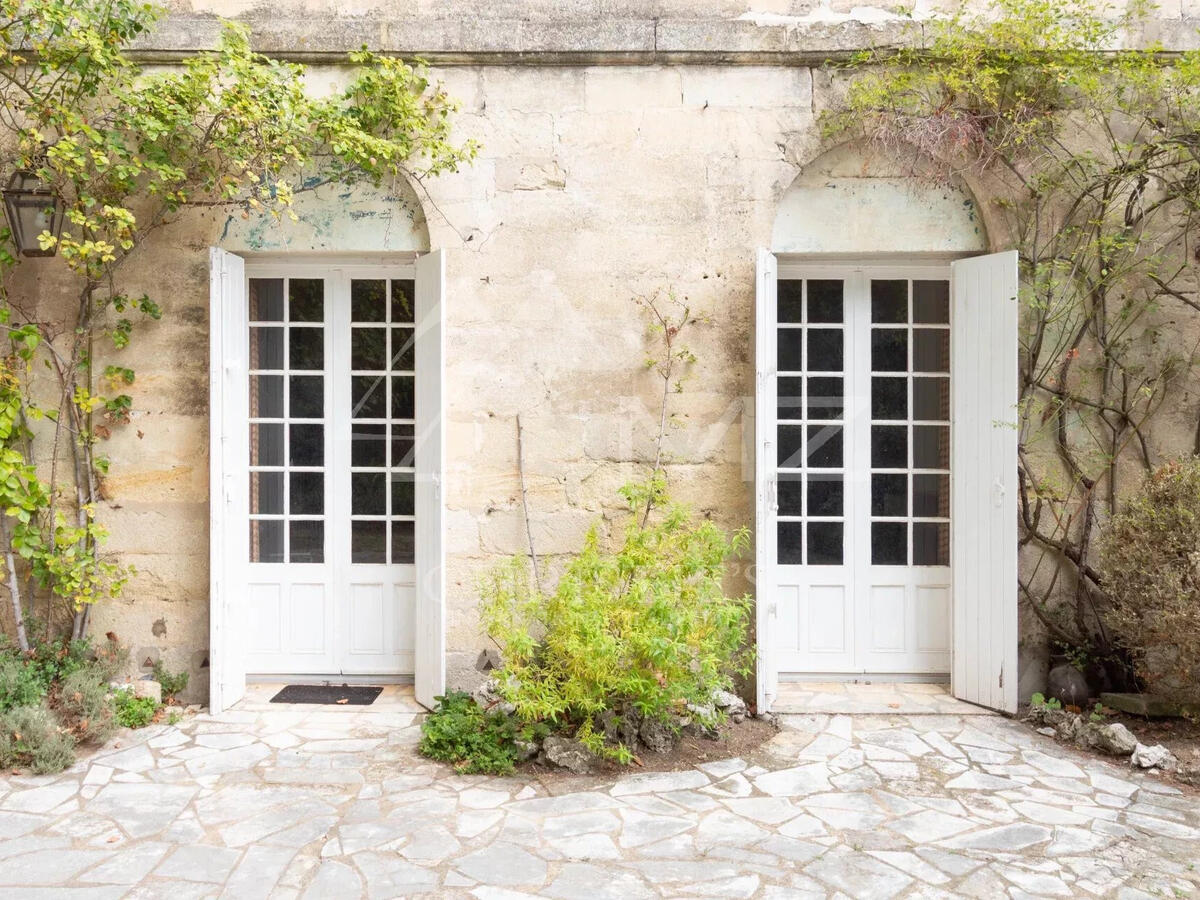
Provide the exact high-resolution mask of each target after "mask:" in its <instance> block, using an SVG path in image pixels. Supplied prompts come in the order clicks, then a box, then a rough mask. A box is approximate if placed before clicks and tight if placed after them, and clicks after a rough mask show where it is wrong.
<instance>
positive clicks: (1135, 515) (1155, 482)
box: [1099, 457, 1200, 700]
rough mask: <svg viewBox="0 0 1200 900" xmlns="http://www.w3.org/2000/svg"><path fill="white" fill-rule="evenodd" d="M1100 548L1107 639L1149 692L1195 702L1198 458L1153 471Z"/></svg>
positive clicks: (1198, 667) (1199, 599)
mask: <svg viewBox="0 0 1200 900" xmlns="http://www.w3.org/2000/svg"><path fill="white" fill-rule="evenodd" d="M1099 550H1100V573H1101V577H1102V578H1103V580H1104V584H1105V588H1106V591H1107V594H1108V597H1109V600H1110V602H1109V604H1108V606H1107V608H1106V609H1105V610H1104V613H1103V619H1104V622H1105V625H1106V626H1107V627H1108V628H1109V630H1110V631H1111V632H1112V637H1113V639H1114V640H1115V641H1116V642H1117V643H1119V644H1121V645H1123V646H1125V647H1126V648H1128V650H1129V651H1130V653H1131V654H1132V655H1133V659H1134V664H1135V666H1136V668H1137V671H1138V674H1139V675H1140V676H1141V678H1142V679H1143V681H1144V682H1145V684H1146V687H1147V688H1148V689H1149V690H1151V691H1153V692H1155V693H1160V694H1172V695H1174V696H1175V697H1177V698H1178V699H1181V700H1200V457H1192V458H1190V459H1183V460H1179V461H1176V462H1172V463H1168V464H1167V465H1164V466H1161V467H1160V468H1158V469H1155V470H1154V471H1153V472H1151V474H1150V475H1149V477H1148V478H1147V479H1146V483H1145V485H1144V486H1143V488H1142V491H1141V492H1140V493H1139V494H1138V496H1137V497H1135V498H1134V499H1132V500H1131V501H1129V502H1128V503H1127V504H1126V506H1125V508H1124V510H1123V511H1122V512H1121V513H1120V514H1118V515H1116V516H1114V517H1113V519H1112V521H1111V522H1110V523H1109V524H1108V527H1107V528H1106V529H1105V531H1104V533H1103V535H1102V537H1101V539H1100V543H1099Z"/></svg>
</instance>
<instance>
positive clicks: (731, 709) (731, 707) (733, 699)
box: [712, 691, 749, 723]
mask: <svg viewBox="0 0 1200 900" xmlns="http://www.w3.org/2000/svg"><path fill="white" fill-rule="evenodd" d="M712 698H713V703H714V704H716V707H717V709H723V710H725V714H726V715H727V716H729V718H730V720H731V721H733V722H735V723H736V722H741V721H742V720H743V719H745V718H746V715H747V713H748V712H749V711H748V710H747V708H746V701H745V700H743V699H742V698H741V697H739V696H738V695H737V694H731V693H730V692H729V691H713V694H712Z"/></svg>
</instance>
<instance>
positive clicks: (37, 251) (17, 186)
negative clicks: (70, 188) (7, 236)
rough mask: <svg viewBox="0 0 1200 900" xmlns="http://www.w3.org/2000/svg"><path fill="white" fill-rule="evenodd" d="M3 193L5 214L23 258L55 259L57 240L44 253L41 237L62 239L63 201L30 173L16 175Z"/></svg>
mask: <svg viewBox="0 0 1200 900" xmlns="http://www.w3.org/2000/svg"><path fill="white" fill-rule="evenodd" d="M3 193H4V214H5V216H7V218H8V227H9V228H10V229H11V230H12V236H13V242H14V243H15V244H16V245H17V250H18V251H20V253H21V255H22V256H53V255H54V252H55V250H56V248H57V246H58V244H57V240H56V242H55V243H54V244H52V245H51V246H50V248H49V249H47V250H43V249H42V248H41V245H40V244H39V243H38V235H39V234H41V233H42V232H43V231H48V232H50V233H51V234H52V235H54V237H55V238H56V239H57V238H58V236H59V233H60V232H61V231H62V223H63V210H64V204H63V202H62V200H61V199H60V198H59V197H58V195H57V194H55V193H54V191H52V190H51V189H50V188H49V187H47V186H46V185H45V184H43V183H42V181H41V179H39V178H38V177H37V175H36V174H34V173H33V172H30V171H28V170H22V171H19V172H16V173H14V174H13V177H12V178H10V179H9V180H8V187H6V188H5V189H4V192H3Z"/></svg>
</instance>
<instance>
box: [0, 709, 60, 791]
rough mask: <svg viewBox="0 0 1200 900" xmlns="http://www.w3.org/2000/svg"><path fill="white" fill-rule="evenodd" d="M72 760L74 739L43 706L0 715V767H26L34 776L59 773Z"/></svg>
mask: <svg viewBox="0 0 1200 900" xmlns="http://www.w3.org/2000/svg"><path fill="white" fill-rule="evenodd" d="M74 761H75V740H74V738H72V737H71V735H70V734H69V733H67V732H66V731H64V730H62V729H61V728H59V726H58V723H57V722H55V720H54V715H53V714H52V713H51V712H50V710H49V709H47V708H46V707H45V706H44V705H40V706H17V707H14V708H13V709H10V710H9V711H7V712H5V713H0V766H2V767H4V768H6V769H7V768H12V767H13V766H29V767H30V768H31V769H32V770H33V772H34V774H36V775H49V774H53V773H54V772H61V771H62V770H63V769H65V768H67V767H68V766H69V765H71V763H73V762H74Z"/></svg>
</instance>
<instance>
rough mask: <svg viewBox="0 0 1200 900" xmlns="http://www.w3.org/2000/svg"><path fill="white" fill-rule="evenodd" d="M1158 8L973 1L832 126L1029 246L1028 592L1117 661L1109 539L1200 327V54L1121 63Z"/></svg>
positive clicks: (886, 63) (892, 56) (1025, 265)
mask: <svg viewBox="0 0 1200 900" xmlns="http://www.w3.org/2000/svg"><path fill="white" fill-rule="evenodd" d="M1147 9H1148V7H1147V6H1145V5H1141V4H1132V5H1130V6H1129V7H1128V9H1126V10H1125V11H1123V12H1121V13H1120V14H1118V13H1116V12H1115V11H1114V10H1113V9H1112V8H1110V7H1108V6H1106V5H1104V4H1102V3H1094V2H1092V0H1077V2H1072V3H1060V2H1057V0H994V2H993V3H992V4H991V5H990V8H987V9H984V10H982V11H978V12H976V11H972V10H971V9H968V8H967V7H966V6H965V5H964V6H963V7H961V8H960V9H959V10H958V11H957V12H956V13H954V14H952V15H950V16H949V17H947V18H945V19H935V20H932V21H929V22H926V23H924V24H923V25H922V26H920V28H918V27H917V26H916V25H914V43H913V46H912V47H911V48H907V49H903V50H901V51H899V52H896V53H885V52H882V51H880V52H875V51H871V52H867V53H863V54H860V55H859V56H857V57H856V58H855V59H853V60H852V61H851V63H850V64H849V68H850V70H851V73H852V76H853V80H852V81H851V84H850V86H849V91H848V94H847V96H846V100H845V102H844V103H843V104H841V105H840V106H839V107H838V108H837V109H835V110H833V111H831V112H830V113H829V114H828V115H827V117H826V119H825V126H826V129H827V132H828V133H829V134H830V135H838V136H842V137H846V136H850V137H858V138H860V139H863V140H865V141H867V142H868V143H870V144H871V145H873V146H875V147H877V148H880V149H881V150H882V151H884V152H886V153H887V154H889V155H891V156H894V157H897V158H902V159H903V158H908V159H911V160H912V163H913V172H914V174H918V175H920V176H922V177H925V178H928V179H930V180H933V181H935V182H937V181H949V180H955V179H958V178H960V177H962V178H966V179H969V180H970V181H971V182H972V183H973V184H975V185H977V186H978V187H979V188H980V189H981V194H982V196H983V197H984V200H985V202H986V203H988V205H989V206H990V213H991V216H990V219H991V221H992V222H993V223H996V224H998V225H999V226H1000V230H1001V232H1002V233H1003V238H1004V240H1006V241H1007V242H1010V245H1011V246H1013V247H1015V248H1016V249H1017V250H1018V251H1019V254H1020V261H1021V272H1022V300H1023V306H1024V309H1023V315H1022V326H1021V355H1020V359H1021V362H1020V390H1021V395H1020V410H1019V413H1020V447H1019V454H1020V457H1019V459H1020V471H1019V476H1020V485H1021V494H1020V500H1019V502H1020V522H1021V528H1022V533H1021V544H1022V546H1023V547H1026V548H1027V553H1026V556H1025V563H1026V564H1023V566H1022V571H1021V578H1020V589H1021V592H1022V596H1023V598H1024V600H1025V601H1026V603H1027V605H1028V608H1029V609H1030V610H1031V611H1032V612H1033V613H1034V614H1035V615H1036V616H1038V617H1039V618H1040V619H1041V621H1042V622H1043V623H1044V625H1045V627H1046V628H1047V630H1048V631H1049V633H1050V634H1051V636H1052V637H1053V638H1055V639H1056V640H1058V641H1060V642H1062V643H1064V644H1069V645H1072V646H1074V647H1076V648H1080V649H1083V650H1084V651H1086V652H1089V653H1092V654H1095V655H1097V656H1100V657H1102V658H1103V657H1111V656H1112V655H1113V650H1114V643H1115V642H1114V641H1113V639H1112V636H1111V634H1110V632H1109V628H1108V626H1107V625H1106V620H1105V618H1104V617H1103V616H1102V615H1100V614H1099V613H1100V610H1102V609H1103V607H1104V606H1105V604H1106V603H1107V602H1108V600H1109V599H1110V598H1109V593H1108V589H1107V586H1106V584H1105V579H1104V577H1103V576H1102V574H1101V573H1100V571H1098V569H1097V568H1096V566H1095V562H1094V554H1093V540H1094V537H1095V534H1096V532H1097V527H1098V524H1099V522H1100V521H1101V520H1102V518H1103V517H1104V516H1106V515H1107V514H1108V513H1110V512H1112V511H1117V510H1118V509H1119V504H1120V500H1121V495H1122V490H1123V487H1124V485H1125V484H1126V483H1127V479H1129V478H1130V474H1131V473H1132V474H1134V475H1136V473H1137V471H1138V470H1139V469H1143V470H1149V469H1151V468H1152V467H1153V466H1154V465H1155V462H1156V450H1155V444H1154V442H1153V440H1152V438H1151V433H1150V429H1151V425H1152V421H1153V419H1154V416H1155V413H1156V412H1157V411H1158V410H1159V409H1160V408H1161V407H1162V405H1163V403H1164V401H1166V400H1167V398H1168V397H1169V392H1170V391H1171V390H1173V389H1174V390H1179V388H1180V387H1181V384H1180V381H1181V379H1182V378H1183V377H1184V376H1186V375H1187V374H1188V373H1189V371H1190V369H1191V364H1192V362H1193V361H1194V358H1195V351H1196V347H1195V346H1194V343H1193V342H1194V340H1195V338H1194V334H1195V328H1196V326H1197V324H1200V317H1197V313H1198V312H1200V296H1198V295H1197V293H1196V288H1197V284H1196V266H1195V249H1196V248H1195V247H1194V246H1193V238H1192V234H1193V225H1194V222H1195V216H1196V213H1197V210H1200V139H1198V136H1200V54H1197V53H1194V52H1191V53H1184V54H1182V55H1180V56H1178V57H1176V58H1174V59H1171V60H1165V59H1164V58H1163V57H1162V54H1161V52H1160V51H1161V48H1159V47H1157V46H1153V45H1151V46H1146V47H1144V48H1142V49H1128V50H1121V51H1120V52H1116V53H1114V52H1111V50H1112V48H1113V47H1116V46H1121V43H1122V41H1121V38H1122V36H1123V35H1125V34H1129V33H1137V26H1138V25H1139V24H1140V23H1141V21H1142V20H1143V18H1144V16H1145V15H1146V10H1147ZM920 29H923V31H922V30H920ZM994 237H995V235H994ZM1196 439H1197V441H1198V442H1200V427H1198V429H1197V432H1196ZM1184 449H1186V448H1184V447H1177V448H1175V449H1174V451H1173V452H1174V453H1178V452H1179V451H1181V450H1184ZM1196 449H1197V450H1198V451H1200V444H1198V445H1197V448H1196ZM1168 450H1169V448H1168ZM1169 452H1171V451H1170V450H1169ZM1061 600H1066V601H1067V602H1066V603H1065V604H1064V603H1060V602H1059V601H1061Z"/></svg>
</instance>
